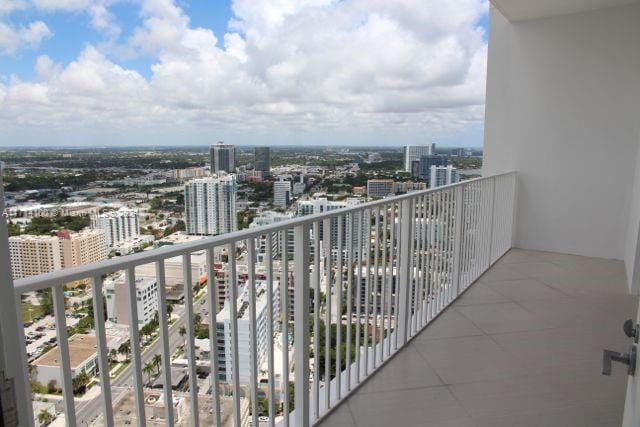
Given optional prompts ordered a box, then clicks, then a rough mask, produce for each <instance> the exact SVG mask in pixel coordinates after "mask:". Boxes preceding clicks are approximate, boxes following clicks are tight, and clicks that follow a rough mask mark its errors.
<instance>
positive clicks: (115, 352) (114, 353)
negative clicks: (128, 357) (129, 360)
mask: <svg viewBox="0 0 640 427" xmlns="http://www.w3.org/2000/svg"><path fill="white" fill-rule="evenodd" d="M117 356H118V350H116V349H115V348H112V349H111V351H110V352H109V357H110V358H111V361H114V360H116V357H117Z"/></svg>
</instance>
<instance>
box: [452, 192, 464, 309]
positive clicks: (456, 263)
mask: <svg viewBox="0 0 640 427" xmlns="http://www.w3.org/2000/svg"><path fill="white" fill-rule="evenodd" d="M454 191H455V195H454V200H455V207H454V209H455V213H454V231H453V236H454V237H453V277H452V286H453V296H454V298H457V297H458V295H459V294H460V276H461V273H460V269H461V268H462V219H463V217H464V203H463V201H462V198H463V193H464V188H463V187H462V186H458V187H456V188H455V190H454Z"/></svg>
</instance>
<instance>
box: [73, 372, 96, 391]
mask: <svg viewBox="0 0 640 427" xmlns="http://www.w3.org/2000/svg"><path fill="white" fill-rule="evenodd" d="M90 382H91V377H89V374H87V373H86V372H85V371H82V372H80V373H79V374H78V375H76V377H75V378H74V379H73V380H72V385H73V392H74V393H76V394H78V393H84V392H85V391H86V390H87V385H88V384H89V383H90Z"/></svg>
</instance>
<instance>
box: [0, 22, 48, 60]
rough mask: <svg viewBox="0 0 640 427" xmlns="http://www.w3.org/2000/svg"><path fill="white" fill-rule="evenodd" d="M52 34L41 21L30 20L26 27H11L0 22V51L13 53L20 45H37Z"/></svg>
mask: <svg viewBox="0 0 640 427" xmlns="http://www.w3.org/2000/svg"><path fill="white" fill-rule="evenodd" d="M52 35H53V33H52V32H51V30H50V29H49V27H47V24H45V23H44V22H42V21H34V22H31V23H30V24H29V25H28V26H27V27H19V28H13V27H10V26H9V25H7V24H5V23H2V22H0V52H5V53H8V54H14V53H15V52H16V51H17V50H18V49H20V48H22V47H37V46H38V45H39V44H40V43H41V42H42V40H44V39H46V38H49V37H51V36H52Z"/></svg>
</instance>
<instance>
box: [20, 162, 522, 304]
mask: <svg viewBox="0 0 640 427" xmlns="http://www.w3.org/2000/svg"><path fill="white" fill-rule="evenodd" d="M514 173H515V172H505V173H502V174H496V175H491V176H485V177H480V178H474V179H470V180H466V181H461V182H457V183H455V184H450V185H445V186H441V187H437V188H430V189H427V190H419V191H412V192H409V193H406V194H402V195H399V196H393V197H387V198H384V199H380V200H375V201H372V202H366V203H362V204H358V205H353V206H348V207H345V208H342V209H336V210H332V211H328V212H323V213H319V214H314V215H306V216H302V217H296V218H293V219H290V220H286V221H281V222H278V223H275V224H269V225H264V226H260V227H255V228H246V229H244V230H240V231H235V232H233V233H226V234H220V235H218V236H212V237H208V238H204V239H202V240H198V241H195V242H187V243H182V244H179V245H175V246H164V247H161V248H158V249H153V250H149V251H143V252H139V253H136V254H132V255H127V256H124V257H121V258H113V259H108V260H104V261H98V262H94V263H91V264H86V265H81V266H78V267H71V268H66V269H62V270H56V271H52V272H50V273H45V274H40V275H37V276H31V277H26V278H23V279H17V280H15V281H14V288H15V290H16V291H17V292H18V293H26V292H31V291H36V290H42V289H46V288H49V287H52V286H61V285H63V284H64V283H69V282H73V281H76V280H82V279H86V278H89V277H95V276H100V275H103V274H110V273H113V272H115V271H120V270H126V269H127V268H131V267H136V266H140V265H145V264H151V263H154V262H157V261H159V260H166V259H168V258H174V257H177V256H181V255H185V254H189V253H193V252H198V251H202V250H205V249H208V248H211V247H223V246H225V245H228V244H230V243H234V242H238V241H242V240H246V239H252V238H255V237H258V236H260V235H264V234H267V233H273V232H276V231H282V230H286V229H290V228H293V227H295V226H298V225H307V224H311V223H314V222H316V221H322V220H324V219H329V218H334V217H337V216H341V215H345V214H349V213H352V212H359V211H363V210H366V209H370V208H374V207H378V206H381V205H387V204H390V203H397V202H401V201H403V200H406V199H411V198H414V197H419V196H423V195H426V194H431V193H438V192H441V191H445V190H448V189H451V188H454V187H458V186H462V185H468V184H470V183H473V182H478V181H483V180H487V179H491V178H496V177H499V176H504V175H511V174H514Z"/></svg>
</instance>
